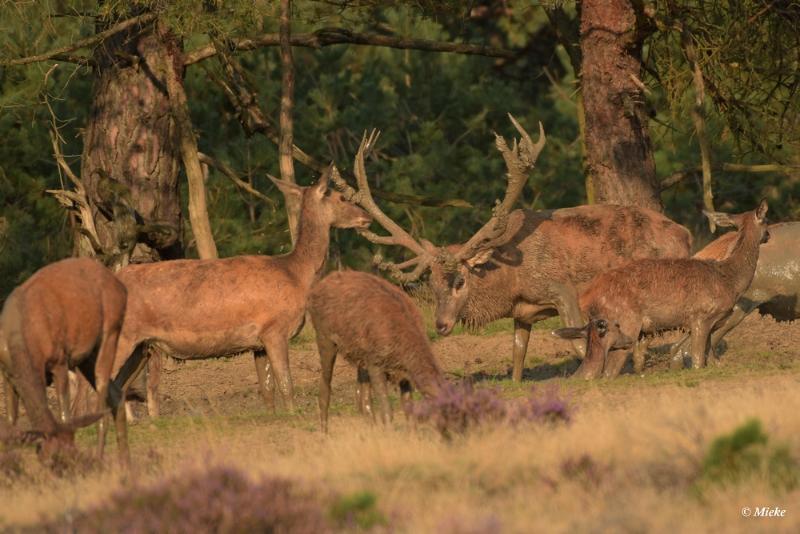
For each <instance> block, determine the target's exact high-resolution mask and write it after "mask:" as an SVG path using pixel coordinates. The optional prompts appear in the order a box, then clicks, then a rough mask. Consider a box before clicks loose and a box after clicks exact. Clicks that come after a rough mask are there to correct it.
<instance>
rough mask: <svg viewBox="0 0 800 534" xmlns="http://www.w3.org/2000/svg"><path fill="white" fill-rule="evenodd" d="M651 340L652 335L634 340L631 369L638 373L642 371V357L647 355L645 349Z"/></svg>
mask: <svg viewBox="0 0 800 534" xmlns="http://www.w3.org/2000/svg"><path fill="white" fill-rule="evenodd" d="M652 342H653V338H652V337H646V338H644V339H640V340H639V341H637V342H636V345H634V348H633V370H634V372H635V373H636V374H637V375H638V374H641V373H642V371H644V359H645V356H646V355H647V349H648V347H650V343H652Z"/></svg>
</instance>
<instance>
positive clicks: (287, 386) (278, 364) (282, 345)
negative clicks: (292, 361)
mask: <svg viewBox="0 0 800 534" xmlns="http://www.w3.org/2000/svg"><path fill="white" fill-rule="evenodd" d="M264 347H265V348H266V349H267V358H269V363H270V366H271V367H272V372H273V373H274V374H275V382H276V385H277V386H278V389H279V390H280V392H281V397H282V398H283V406H284V407H285V408H286V409H287V410H288V411H289V413H294V386H293V385H292V375H291V371H290V370H289V342H288V340H287V339H286V338H285V337H283V336H280V335H279V336H273V337H270V338H268V339H265V340H264Z"/></svg>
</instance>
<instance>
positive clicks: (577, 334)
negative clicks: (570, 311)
mask: <svg viewBox="0 0 800 534" xmlns="http://www.w3.org/2000/svg"><path fill="white" fill-rule="evenodd" d="M588 330H589V325H588V324H587V325H586V326H580V327H578V326H571V327H566V328H559V329H558V330H553V335H554V336H556V337H560V338H561V339H583V338H585V337H586V332H587V331H588Z"/></svg>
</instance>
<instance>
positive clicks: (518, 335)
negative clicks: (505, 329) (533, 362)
mask: <svg viewBox="0 0 800 534" xmlns="http://www.w3.org/2000/svg"><path fill="white" fill-rule="evenodd" d="M530 338H531V324H530V323H526V322H523V321H520V320H519V319H514V370H513V372H512V375H511V379H512V380H513V381H514V382H522V371H523V370H524V369H525V355H526V354H527V352H528V341H529V340H530Z"/></svg>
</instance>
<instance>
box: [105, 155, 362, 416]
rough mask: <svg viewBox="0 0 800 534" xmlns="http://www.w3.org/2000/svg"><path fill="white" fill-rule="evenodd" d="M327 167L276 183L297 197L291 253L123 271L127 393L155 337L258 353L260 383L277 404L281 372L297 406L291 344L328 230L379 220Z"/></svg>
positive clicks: (182, 345) (284, 390) (190, 351)
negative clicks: (309, 179) (304, 178)
mask: <svg viewBox="0 0 800 534" xmlns="http://www.w3.org/2000/svg"><path fill="white" fill-rule="evenodd" d="M329 174H330V170H329V171H328V172H326V173H325V174H324V175H323V176H322V177H321V178H320V181H319V183H318V184H317V185H315V186H311V187H300V186H297V185H294V184H291V183H288V182H284V181H281V180H277V179H273V182H274V183H275V185H277V186H278V187H279V188H280V189H281V191H283V192H284V194H286V195H292V196H296V197H298V198H299V204H300V206H301V209H300V221H299V229H298V236H297V241H296V244H295V246H294V249H293V250H292V251H291V252H289V253H288V254H285V255H283V256H235V257H232V258H224V259H214V260H173V261H163V262H158V263H148V264H141V265H129V266H128V267H126V268H124V269H122V270H121V271H119V273H118V277H119V279H120V280H121V281H122V282H123V283H124V284H125V286H126V287H127V288H128V294H129V298H128V306H127V310H126V317H125V323H124V325H123V328H122V333H121V334H120V341H119V347H118V350H117V355H116V359H115V362H114V373H115V376H116V377H117V378H116V379H115V381H116V382H117V383H118V384H119V385H120V387H121V388H122V389H123V390H127V388H128V386H129V385H130V382H131V381H132V379H133V378H134V377H135V375H136V374H137V373H138V370H139V369H140V368H141V366H142V365H143V362H144V360H145V359H146V354H145V352H144V351H143V350H141V347H142V346H143V344H146V343H153V344H156V345H158V346H160V347H161V348H163V349H164V350H165V352H167V353H169V354H171V355H172V356H173V357H174V358H178V359H198V358H209V357H218V356H226V355H232V354H237V353H241V352H245V351H254V354H255V364H256V371H257V374H258V383H259V389H260V391H261V394H262V396H263V397H264V400H265V402H266V404H267V407H268V409H269V408H274V404H273V403H274V398H273V384H272V380H271V379H269V378H268V372H267V360H269V365H270V367H271V370H272V372H274V375H275V379H276V381H277V386H278V388H279V390H280V392H281V395H282V397H283V400H284V404H285V406H286V407H287V408H288V409H289V410H290V411H293V409H294V404H293V401H292V396H293V392H292V389H293V388H292V380H291V376H290V374H289V354H288V341H289V339H290V338H291V337H293V336H294V335H295V334H296V333H297V332H299V330H300V328H301V327H302V325H303V321H304V317H305V310H306V300H307V297H308V292H309V291H310V289H311V285H312V284H313V283H314V281H315V280H316V279H317V278H318V277H319V276H320V274H321V272H322V269H323V266H324V264H325V260H326V258H327V255H328V245H329V243H330V228H331V227H332V226H333V227H337V228H366V227H367V226H369V224H370V222H371V221H372V218H371V217H370V216H369V214H367V213H366V212H364V210H362V209H360V208H359V207H357V206H355V205H354V204H351V203H350V202H348V201H347V200H345V198H344V196H343V195H342V194H341V193H339V192H336V191H331V190H329V189H328V176H329Z"/></svg>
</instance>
